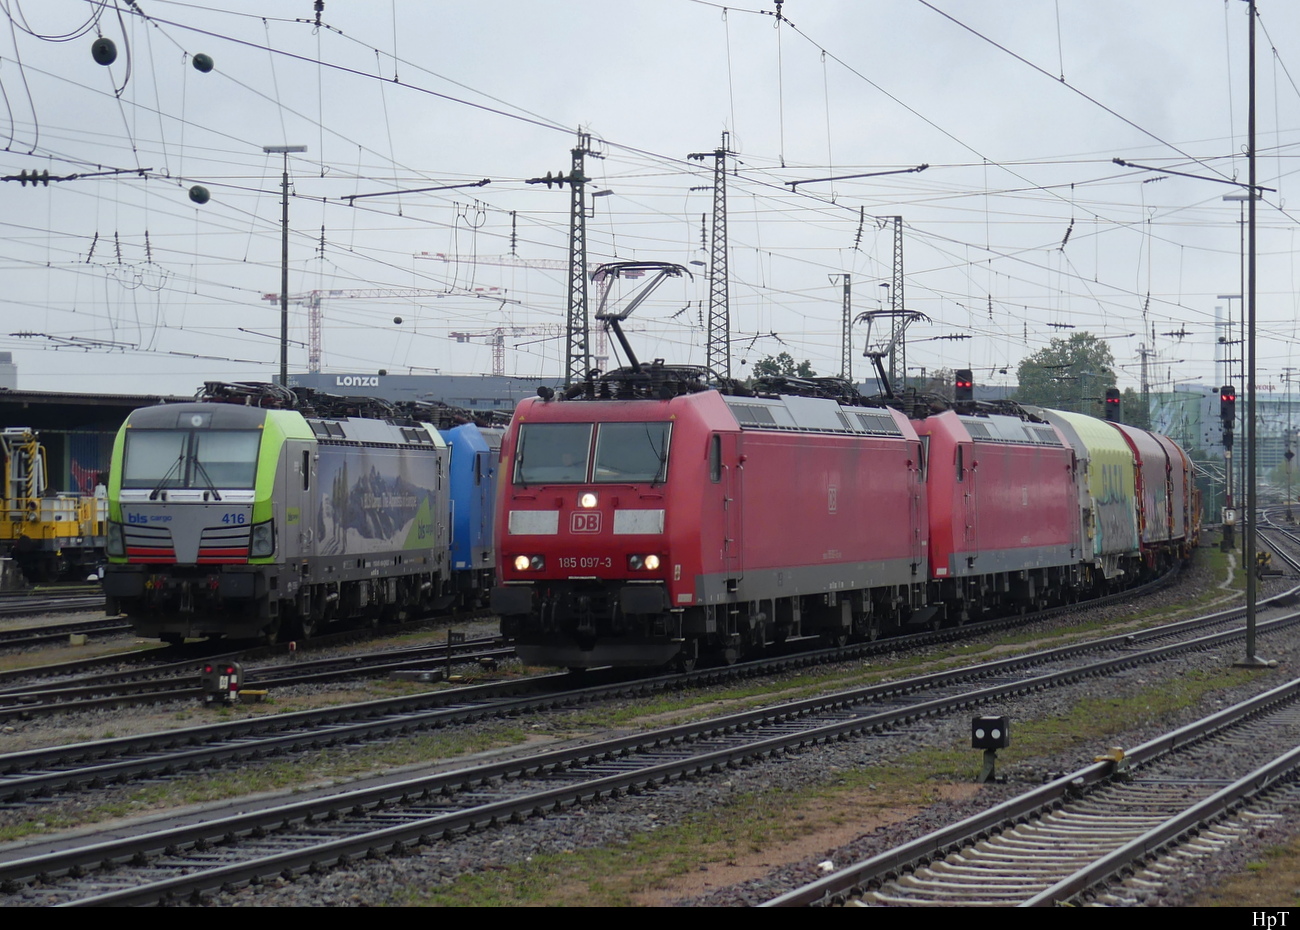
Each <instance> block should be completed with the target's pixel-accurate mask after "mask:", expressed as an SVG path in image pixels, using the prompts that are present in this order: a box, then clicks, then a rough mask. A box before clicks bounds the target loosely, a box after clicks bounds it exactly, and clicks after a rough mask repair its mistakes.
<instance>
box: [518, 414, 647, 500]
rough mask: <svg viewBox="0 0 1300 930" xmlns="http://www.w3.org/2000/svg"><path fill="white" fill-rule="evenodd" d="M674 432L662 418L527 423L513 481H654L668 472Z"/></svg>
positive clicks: (577, 482)
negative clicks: (599, 421) (600, 422)
mask: <svg viewBox="0 0 1300 930" xmlns="http://www.w3.org/2000/svg"><path fill="white" fill-rule="evenodd" d="M671 434H672V429H671V425H670V424H669V423H667V422H662V421H660V422H651V423H602V424H600V425H599V427H594V426H593V425H592V424H590V423H527V424H525V425H524V426H523V427H521V428H520V430H519V446H518V448H517V450H516V452H515V484H520V485H529V484H587V483H596V484H628V483H633V482H635V483H638V484H641V483H650V484H655V483H658V482H661V481H664V480H666V479H667V476H668V442H669V437H670V436H671ZM593 439H594V445H595V454H594V455H593V454H592V446H593Z"/></svg>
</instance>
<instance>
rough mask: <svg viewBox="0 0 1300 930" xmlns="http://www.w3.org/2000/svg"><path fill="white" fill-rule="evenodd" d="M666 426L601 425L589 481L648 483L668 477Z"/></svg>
mask: <svg viewBox="0 0 1300 930" xmlns="http://www.w3.org/2000/svg"><path fill="white" fill-rule="evenodd" d="M670 434H671V429H670V426H669V424H668V423H665V422H657V423H602V424H600V429H599V430H597V431H596V462H595V468H594V469H593V470H592V478H591V480H592V481H596V482H607V483H618V482H638V483H640V482H650V483H651V484H655V483H658V482H660V481H664V480H665V479H666V478H667V476H668V437H669V435H670Z"/></svg>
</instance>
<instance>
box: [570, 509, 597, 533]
mask: <svg viewBox="0 0 1300 930" xmlns="http://www.w3.org/2000/svg"><path fill="white" fill-rule="evenodd" d="M569 532H571V533H599V532H600V514H598V513H592V512H591V511H578V512H576V513H574V514H573V516H572V517H571V518H570V519H569Z"/></svg>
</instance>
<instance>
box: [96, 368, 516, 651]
mask: <svg viewBox="0 0 1300 930" xmlns="http://www.w3.org/2000/svg"><path fill="white" fill-rule="evenodd" d="M200 398H201V399H200V401H199V402H196V403H191V404H171V405H163V406H157V407H148V408H142V409H140V410H136V411H135V412H133V413H132V414H131V415H130V417H129V418H128V419H127V421H126V423H125V424H124V425H123V427H122V429H121V430H120V431H119V433H118V436H117V440H116V445H115V448H114V452H113V466H112V471H111V473H110V476H109V487H108V496H109V525H108V530H107V538H108V542H107V550H108V556H109V563H110V564H109V566H108V569H107V571H106V574H105V577H104V592H105V595H106V596H107V599H108V610H109V612H110V613H117V612H121V613H125V614H127V615H129V616H130V617H131V618H132V621H133V623H134V626H135V628H136V630H137V631H138V632H139V633H141V634H143V635H147V636H157V637H160V638H162V639H163V640H166V641H172V642H179V641H180V640H181V639H183V638H186V637H197V636H226V637H230V638H238V639H247V638H261V639H272V638H274V637H276V636H310V635H311V634H312V633H313V632H314V631H316V630H317V629H319V628H320V627H322V626H323V625H325V624H327V623H330V622H332V621H336V620H345V619H362V620H368V621H376V622H377V621H378V620H381V619H385V618H400V617H402V616H404V615H406V614H409V613H412V612H427V611H431V610H436V609H439V608H442V607H446V606H449V605H450V604H451V603H453V601H455V600H456V599H457V598H458V597H464V596H465V595H466V594H467V593H473V592H475V591H482V592H486V589H487V587H488V582H487V580H486V579H485V578H484V577H483V574H482V569H481V567H480V566H481V564H482V563H484V562H487V563H489V565H490V563H491V560H492V555H491V548H490V546H488V547H485V546H484V545H483V544H482V542H481V541H477V538H475V539H471V538H470V535H471V534H472V528H470V527H467V529H466V530H465V532H466V534H467V537H466V540H465V546H464V552H465V553H466V556H465V559H464V560H466V561H472V562H473V565H472V566H470V567H471V568H477V569H478V571H465V572H462V573H460V574H457V573H456V572H455V571H454V569H453V566H452V550H451V536H450V533H451V526H450V524H451V519H452V506H451V498H450V487H451V483H452V482H451V480H450V476H449V471H450V463H451V457H450V456H451V452H450V449H451V447H450V446H449V445H448V442H447V440H445V439H444V437H443V435H442V434H441V433H440V431H439V429H438V428H437V427H438V424H437V423H435V422H432V421H434V420H435V419H436V413H437V412H436V411H434V412H433V413H430V412H429V411H428V410H427V409H424V408H423V407H422V408H421V409H409V410H402V409H399V408H397V407H394V406H392V405H387V404H385V403H384V402H382V401H375V400H373V399H369V398H335V397H330V396H328V395H321V394H316V393H314V392H310V391H306V390H303V389H295V390H289V389H285V388H279V387H276V386H274V385H266V384H234V385H231V384H218V383H209V384H208V385H205V388H204V391H203V392H201V395H200ZM441 425H444V426H448V427H450V426H451V425H452V424H451V423H443V424H441ZM452 432H455V430H452ZM454 443H455V444H456V445H463V446H467V447H469V448H470V451H469V452H468V453H466V458H467V459H470V460H471V463H470V467H469V468H468V469H462V470H463V471H465V474H466V476H467V477H466V478H464V479H463V480H464V483H465V484H466V487H467V488H469V487H470V486H471V485H472V484H477V485H478V486H480V487H479V488H478V491H479V498H480V499H482V498H483V497H484V496H485V495H486V496H487V500H489V501H490V499H491V498H490V494H487V492H486V491H485V490H484V489H490V488H491V486H492V483H493V481H492V475H493V470H492V468H491V467H489V465H488V463H487V462H486V461H485V460H486V458H487V456H486V454H485V450H486V446H485V445H484V443H483V440H482V439H478V440H477V441H476V442H474V441H471V439H470V438H469V437H468V436H466V435H463V431H462V433H458V434H457V436H456V439H455V440H454ZM468 496H469V493H468V491H467V497H468ZM464 512H465V513H466V514H469V515H472V518H473V519H475V520H477V521H479V522H482V521H483V520H484V519H487V520H490V516H487V517H485V516H484V514H483V505H482V504H481V503H479V504H474V503H473V502H472V501H469V500H467V502H466V506H465V508H464ZM489 514H490V511H489ZM479 536H481V534H479ZM457 557H458V558H460V556H457Z"/></svg>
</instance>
